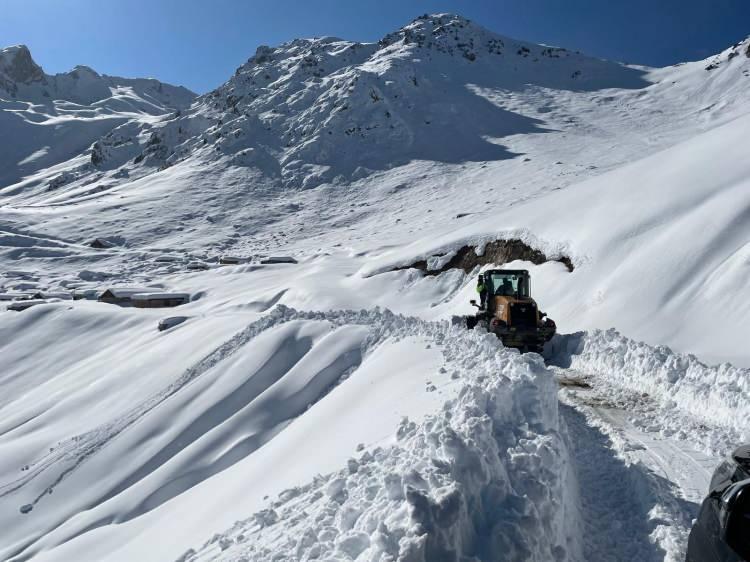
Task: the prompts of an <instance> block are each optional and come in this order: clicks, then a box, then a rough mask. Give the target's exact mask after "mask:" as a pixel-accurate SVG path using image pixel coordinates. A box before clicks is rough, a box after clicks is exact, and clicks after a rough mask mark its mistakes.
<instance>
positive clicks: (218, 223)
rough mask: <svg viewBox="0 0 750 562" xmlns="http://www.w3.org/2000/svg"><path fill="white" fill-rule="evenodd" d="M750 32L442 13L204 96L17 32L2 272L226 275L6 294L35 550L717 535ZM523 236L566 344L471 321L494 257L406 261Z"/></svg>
mask: <svg viewBox="0 0 750 562" xmlns="http://www.w3.org/2000/svg"><path fill="white" fill-rule="evenodd" d="M748 46H750V41H748V40H745V41H743V42H741V43H739V44H737V45H735V46H733V47H731V48H730V49H728V50H726V51H724V52H722V53H719V54H718V55H716V56H714V57H710V58H709V59H706V60H705V61H697V62H691V63H686V64H682V65H677V66H674V67H669V68H663V69H651V68H644V67H633V66H627V65H622V64H619V63H615V62H610V61H602V60H598V59H594V58H591V57H588V56H586V55H582V54H579V53H574V52H571V51H567V50H562V49H558V48H555V47H548V46H543V45H533V44H530V43H525V42H522V41H517V40H515V39H510V38H507V37H504V36H500V35H497V34H495V33H492V32H490V31H488V30H485V29H483V28H482V27H481V26H479V25H477V24H475V23H473V22H469V21H468V20H465V19H464V18H461V17H459V16H453V15H450V14H440V15H436V16H427V17H421V18H418V19H417V20H415V21H414V22H411V23H410V24H407V25H406V26H404V27H403V28H401V29H399V30H397V31H395V32H394V33H392V34H389V35H388V36H386V37H384V38H383V40H382V41H381V42H379V43H369V44H361V43H354V42H350V41H346V40H343V39H336V38H331V37H326V38H317V39H299V40H295V41H291V42H289V43H286V44H284V45H281V46H278V47H260V48H258V50H257V52H256V54H255V56H253V57H251V58H250V59H249V60H248V61H247V62H246V63H245V64H243V65H242V66H241V67H240V68H239V69H238V71H237V73H236V74H235V75H234V76H233V77H231V78H230V79H229V80H228V81H227V82H226V83H225V84H223V85H222V86H220V87H219V88H217V89H216V90H215V91H213V92H210V93H208V94H206V95H204V96H200V97H197V98H195V99H194V96H193V95H192V94H189V93H187V92H184V91H182V90H179V89H177V88H174V87H170V86H167V85H163V84H162V85H160V83H158V82H155V81H150V80H147V81H143V80H138V79H134V80H129V79H119V78H113V77H108V76H106V75H100V74H98V73H96V72H95V71H93V70H92V69H90V68H87V67H76V69H74V70H73V71H71V72H70V73H65V74H64V75H57V76H56V77H51V76H49V75H46V74H44V72H43V70H42V69H41V68H39V67H38V66H37V65H36V64H35V63H34V62H33V59H32V58H31V55H30V53H28V50H24V48H23V47H20V46H18V47H12V48H8V49H3V50H2V51H1V52H0V128H2V130H3V132H4V133H7V134H4V135H3V137H2V140H0V155H1V156H0V160H1V161H0V264H1V265H2V267H1V268H0V293H2V294H3V295H14V296H16V295H20V293H21V292H24V293H25V292H26V291H31V292H32V293H29V294H33V293H36V292H41V294H44V295H55V294H61V293H66V294H69V293H70V292H71V291H74V294H75V295H76V296H80V295H84V296H87V297H91V296H92V295H94V296H95V295H97V294H101V293H102V292H103V291H105V290H106V289H108V288H110V287H113V288H115V290H117V289H120V288H123V289H125V294H127V295H131V296H132V294H137V293H142V292H146V293H154V292H156V293H159V294H172V292H173V291H177V290H179V291H181V292H184V293H185V294H189V295H191V300H190V302H187V303H185V304H184V305H182V306H181V307H180V314H183V316H173V317H165V313H164V311H163V310H154V309H149V308H143V309H140V308H130V307H116V306H109V305H107V304H104V303H99V302H95V301H91V300H85V299H81V300H75V301H70V300H67V301H64V302H39V303H38V304H36V305H35V306H32V307H30V308H28V309H27V310H24V311H22V312H14V311H5V310H2V311H0V389H1V390H2V392H0V408H2V411H3V416H2V419H0V527H2V529H3V533H2V539H1V540H0V558H2V559H11V560H23V559H29V558H32V559H34V560H37V559H38V560H58V561H66V562H67V561H69V560H102V559H106V560H134V559H138V560H164V559H177V558H179V557H183V559H185V560H187V559H195V560H238V559H243V557H245V558H244V559H251V560H267V559H269V558H270V557H271V556H273V555H276V556H278V557H280V558H284V559H306V558H307V559H312V558H313V557H314V556H318V557H319V558H323V559H331V560H351V559H355V558H356V559H357V560H392V559H399V557H401V559H403V560H414V561H417V560H436V559H443V558H453V557H455V558H457V559H465V560H471V559H478V560H496V559H523V560H552V559H554V560H584V559H587V560H588V559H590V560H631V559H638V560H681V559H683V558H684V554H685V552H684V550H685V539H686V536H687V533H688V531H689V527H690V524H691V522H692V519H693V518H694V517H695V514H696V512H697V511H696V510H697V505H698V502H699V501H700V500H701V498H702V497H703V495H704V494H705V492H706V489H707V481H708V478H709V476H710V473H711V471H712V469H713V466H715V464H716V463H718V462H719V461H720V460H721V458H722V457H723V456H724V455H725V454H726V453H727V452H729V451H730V450H732V449H733V448H734V447H735V446H736V445H737V444H738V443H739V442H742V441H746V440H747V439H748V437H749V435H750V428H749V427H748V425H747V421H746V420H748V419H750V418H749V417H748V414H750V412H748V406H747V404H748V403H750V402H749V401H748V398H750V397H749V396H748V392H749V391H750V388H749V386H748V385H749V384H750V383H748V371H747V368H748V367H750V355H748V350H747V346H745V345H744V339H743V338H744V333H745V330H744V328H745V325H746V321H745V319H746V318H747V315H748V313H750V309H749V308H748V306H750V305H748V302H750V286H749V285H748V284H747V282H746V279H747V277H748V276H747V274H748V264H749V263H750V261H749V256H750V253H749V252H750V250H749V248H750V238H749V237H748V229H747V224H748V221H747V219H748V216H747V215H748V211H747V210H748V209H749V208H750V199H749V197H750V184H748V179H747V178H748V177H750V169H749V168H748V166H750V164H748V159H747V158H746V156H747V154H746V153H747V149H746V145H747V143H746V131H747V130H748V127H750V121H749V119H750V114H748V111H750V110H749V109H748V106H747V103H746V101H747V80H748V74H750V58H748V57H747V56H745V54H744V53H745V51H746V50H747V49H748ZM709 67H710V68H709ZM45 88H46V90H47V92H48V93H49V94H50V97H49V98H47V97H45V96H44V95H43V94H44V91H45ZM53 94H54V95H53ZM32 133H34V134H32ZM10 138H13V139H14V141H13V142H12V143H11V142H8V140H7V139H10ZM3 141H5V142H4V143H3ZM95 239H101V240H104V241H107V243H108V246H109V247H106V248H91V247H90V246H89V244H90V242H91V241H92V240H95ZM499 239H513V240H520V241H522V242H523V243H524V244H526V245H527V246H529V248H531V249H532V250H538V251H540V252H542V253H543V254H544V255H545V256H546V257H547V259H548V261H547V262H545V263H540V264H536V265H535V264H532V263H529V262H525V261H514V262H510V263H507V264H497V265H502V266H503V267H508V268H523V269H527V270H529V271H530V274H531V277H532V287H531V290H532V294H533V296H534V297H535V298H536V299H537V301H538V303H539V305H540V307H541V308H542V310H544V311H545V312H547V313H548V314H549V316H550V317H551V318H553V319H554V320H555V321H556V323H557V326H558V330H559V332H560V333H561V334H562V335H560V336H558V337H557V338H556V339H555V340H554V341H553V342H552V344H551V345H550V346H549V347H548V349H547V350H546V351H547V353H546V356H547V361H548V365H546V364H545V363H544V361H543V360H542V358H541V357H539V356H537V355H535V354H526V355H520V354H519V353H518V352H517V351H514V350H508V349H504V348H503V347H502V345H501V344H500V342H499V341H497V339H496V338H494V336H490V335H488V334H485V333H482V332H481V331H472V332H467V331H463V330H461V329H460V328H458V327H454V326H452V325H451V324H450V322H449V319H450V318H451V316H452V315H454V314H467V313H471V312H473V310H472V307H471V306H470V305H469V303H468V301H469V299H470V298H473V297H474V296H475V293H474V286H475V282H476V277H475V274H476V273H477V272H478V271H479V268H477V269H476V270H475V271H473V272H471V273H469V274H466V273H464V272H463V271H461V270H450V271H447V272H444V273H441V274H440V275H425V274H423V272H421V271H419V270H416V269H409V268H406V269H396V268H402V267H404V266H409V265H411V264H413V263H415V262H417V261H420V260H424V261H426V263H427V265H428V267H429V268H431V269H432V270H435V269H439V268H441V267H442V266H444V265H445V264H447V263H448V262H449V260H450V259H451V257H453V256H454V255H455V253H456V252H457V251H458V250H459V249H460V248H461V247H463V246H467V245H468V246H473V247H474V248H475V250H476V252H477V253H478V254H482V253H483V252H484V250H485V247H486V246H487V244H489V243H490V242H493V241H495V240H499ZM110 244H111V245H110ZM222 256H224V257H229V256H255V258H253V259H257V260H260V259H261V256H263V257H265V256H277V257H279V256H293V257H294V258H293V259H294V261H295V265H293V266H291V265H288V264H259V263H240V264H236V265H232V266H229V267H219V265H218V264H219V262H220V259H221V257H222ZM563 257H568V258H570V260H571V263H572V265H573V266H574V267H573V270H572V271H569V270H568V268H567V267H566V266H565V265H564V264H563V263H559V262H557V261H554V260H556V259H562V258H563ZM243 262H244V260H243ZM486 267H494V266H490V265H488V266H486ZM9 302H10V304H23V305H25V304H26V303H27V302H28V301H19V302H18V303H15V302H14V301H9ZM3 308H4V307H3ZM667 346H669V347H667ZM673 350H674V351H673ZM691 354H692V355H691ZM462 557H463V558H462Z"/></svg>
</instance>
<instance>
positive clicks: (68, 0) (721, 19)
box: [0, 0, 750, 93]
mask: <svg viewBox="0 0 750 562" xmlns="http://www.w3.org/2000/svg"><path fill="white" fill-rule="evenodd" d="M434 12H455V13H459V14H462V15H464V16H466V17H468V18H470V19H472V20H474V21H476V22H477V23H480V24H481V25H483V26H485V27H487V28H489V29H491V30H493V31H495V32H497V33H500V34H503V35H508V36H511V37H515V38H517V39H524V40H527V41H532V42H540V43H547V44H551V45H558V46H562V47H567V48H570V49H576V50H581V51H583V52H585V53H587V54H590V55H594V56H598V57H602V58H609V59H615V60H620V61H624V62H631V63H639V64H649V65H655V66H661V65H666V64H672V63H675V62H679V61H684V60H696V59H701V58H705V57H707V56H709V55H711V54H714V53H715V52H718V51H721V50H723V49H724V48H726V47H728V46H729V45H730V44H732V43H734V42H736V41H739V40H741V39H744V38H745V37H746V36H747V35H749V34H750V1H749V0H630V1H624V0H623V1H616V0H494V1H493V0H463V1H457V0H454V1H449V0H426V1H420V0H378V1H371V0H346V1H343V0H261V1H256V0H245V1H240V0H202V1H201V0H0V46H6V45H14V44H18V43H24V44H26V45H28V46H29V48H30V49H31V52H32V55H33V56H34V58H35V60H36V61H37V63H39V64H41V65H42V66H43V67H44V69H45V70H46V71H47V72H50V73H54V72H63V71H66V70H69V69H70V68H72V67H73V66H75V65H76V64H85V65H88V66H91V67H92V68H94V69H96V70H97V71H99V72H101V73H105V74H114V75H120V76H152V77H155V78H159V79H160V80H163V81H165V82H171V83H174V84H182V85H184V86H187V87H189V88H191V89H193V90H195V91H197V92H199V93H203V92H205V91H208V90H210V89H212V88H214V87H216V86H218V85H219V84H221V83H222V82H224V81H225V80H226V79H228V78H229V76H230V75H231V74H232V73H233V72H234V70H235V69H236V68H237V67H238V66H239V65H240V64H242V63H243V62H244V61H245V60H246V59H247V58H248V57H249V56H250V55H252V54H253V53H254V52H255V48H256V47H257V46H258V45H261V44H267V45H276V44H278V43H281V42H283V41H287V40H290V39H293V38H295V37H313V36H320V35H334V36H338V37H343V38H345V39H352V40H358V41H375V40H377V39H379V38H380V37H382V36H383V35H385V34H386V33H388V32H390V31H393V30H395V29H397V28H399V27H400V26H402V25H404V24H405V23H407V22H409V21H411V20H412V19H413V18H414V17H416V16H418V15H420V14H423V13H434Z"/></svg>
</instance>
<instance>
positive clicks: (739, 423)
mask: <svg viewBox="0 0 750 562" xmlns="http://www.w3.org/2000/svg"><path fill="white" fill-rule="evenodd" d="M551 355H552V361H553V362H555V363H557V364H559V365H560V366H563V367H570V368H572V369H574V370H577V371H580V372H582V373H585V374H590V375H595V376H596V377H598V378H602V379H605V380H606V381H607V382H609V383H611V384H612V385H613V386H616V387H621V388H625V389H628V390H630V391H633V392H637V393H646V394H648V395H649V396H650V397H651V398H653V399H655V400H657V401H658V402H659V403H660V405H661V407H662V408H663V410H665V415H663V416H662V417H663V418H667V417H668V415H666V414H667V413H668V411H670V410H671V411H674V412H677V413H678V414H689V415H690V416H691V417H694V418H698V419H699V420H703V421H705V422H706V423H707V424H708V425H711V426H716V425H720V426H723V427H725V428H728V429H731V430H732V431H733V432H735V433H736V435H738V436H739V437H740V439H742V440H747V439H749V438H750V369H743V368H739V367H735V366H733V365H731V364H729V363H722V364H720V365H716V366H708V365H705V364H704V363H701V362H700V361H698V359H697V358H696V357H695V356H694V355H684V354H680V353H675V352H673V351H672V350H671V349H670V348H669V347H666V346H656V347H652V346H649V345H647V344H645V343H643V342H638V341H635V340H632V339H628V338H626V337H623V336H622V335H620V334H619V333H618V332H617V331H616V330H614V329H609V330H606V331H602V330H593V331H591V332H579V333H577V334H570V335H564V336H558V337H556V338H555V339H554V340H553V350H552V352H551Z"/></svg>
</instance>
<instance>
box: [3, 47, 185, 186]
mask: <svg viewBox="0 0 750 562" xmlns="http://www.w3.org/2000/svg"><path fill="white" fill-rule="evenodd" d="M194 98H195V94H193V93H192V92H190V91H189V90H187V89H185V88H183V87H181V86H180V87H176V86H171V85H169V84H164V83H162V82H159V81H158V80H153V79H140V78H136V79H133V78H120V77H116V76H106V75H99V74H97V73H96V72H95V71H94V70H92V69H91V68H89V67H86V66H77V67H75V68H74V69H73V70H71V71H70V72H65V73H62V74H55V75H49V74H46V73H45V72H44V71H43V70H42V68H41V67H40V66H39V65H37V64H36V63H35V62H34V60H33V58H32V57H31V53H30V52H29V49H28V48H27V47H26V46H24V45H18V46H15V47H6V48H4V49H0V128H2V130H3V132H4V139H5V142H3V144H2V146H0V149H2V160H0V164H1V165H0V170H1V171H0V186H2V187H4V186H6V185H10V184H13V183H15V182H17V181H18V180H20V179H22V178H23V177H25V176H28V175H31V174H33V173H34V172H37V171H39V170H40V169H45V168H49V167H51V166H54V165H58V164H60V163H63V162H67V161H68V160H70V159H71V158H73V157H76V156H78V155H80V154H81V153H82V152H84V151H86V150H87V149H89V147H90V146H91V144H92V143H93V142H94V141H95V140H96V139H98V138H100V137H102V136H103V135H105V134H107V133H108V132H110V131H111V130H113V129H115V128H117V127H120V126H122V125H124V124H126V123H135V122H137V121H139V120H143V121H145V122H149V121H153V120H156V119H158V118H160V117H161V116H164V115H166V114H168V113H171V112H173V111H174V110H178V109H180V108H184V107H187V106H188V105H190V103H191V102H192V100H193V99H194Z"/></svg>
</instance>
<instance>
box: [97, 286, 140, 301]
mask: <svg viewBox="0 0 750 562" xmlns="http://www.w3.org/2000/svg"><path fill="white" fill-rule="evenodd" d="M151 291H153V287H110V288H109V289H107V290H106V291H104V292H103V293H102V294H101V295H99V296H100V297H103V296H104V295H106V294H107V293H109V294H111V295H112V296H113V297H115V298H116V299H130V298H133V295H137V294H140V293H149V292H151Z"/></svg>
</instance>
